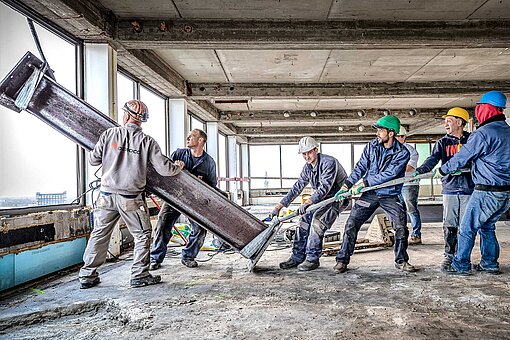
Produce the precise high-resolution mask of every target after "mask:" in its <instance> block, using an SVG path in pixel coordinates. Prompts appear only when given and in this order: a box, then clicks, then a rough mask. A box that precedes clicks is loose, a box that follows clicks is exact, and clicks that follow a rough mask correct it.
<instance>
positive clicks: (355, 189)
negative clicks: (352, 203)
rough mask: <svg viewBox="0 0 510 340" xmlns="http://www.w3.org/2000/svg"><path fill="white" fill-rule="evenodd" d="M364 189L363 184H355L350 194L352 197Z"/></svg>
mask: <svg viewBox="0 0 510 340" xmlns="http://www.w3.org/2000/svg"><path fill="white" fill-rule="evenodd" d="M364 187H365V184H364V183H363V182H361V183H359V184H356V185H355V186H353V187H352V188H351V194H353V195H357V194H359V193H360V192H361V190H363V188H364Z"/></svg>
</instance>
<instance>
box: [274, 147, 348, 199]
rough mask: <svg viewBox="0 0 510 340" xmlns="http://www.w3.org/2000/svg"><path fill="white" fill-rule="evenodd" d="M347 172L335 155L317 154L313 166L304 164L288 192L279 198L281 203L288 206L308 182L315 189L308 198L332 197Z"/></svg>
mask: <svg viewBox="0 0 510 340" xmlns="http://www.w3.org/2000/svg"><path fill="white" fill-rule="evenodd" d="M346 177H347V174H346V173H345V170H344V168H343V167H342V165H340V163H339V162H338V160H337V159H336V158H335V157H331V156H328V155H324V154H321V153H319V154H317V163H316V164H315V166H313V167H312V166H311V165H310V164H308V163H307V164H305V166H304V167H303V170H302V171H301V175H300V176H299V179H298V180H297V182H296V183H295V184H294V186H293V187H292V189H290V191H289V193H288V194H287V195H286V196H285V197H284V198H283V199H282V200H281V202H280V203H281V204H283V205H284V206H286V207H288V206H289V204H290V203H291V202H292V201H293V200H294V199H295V198H296V197H298V195H299V194H300V193H301V192H302V191H303V189H304V188H305V187H306V186H307V184H308V183H310V185H311V186H312V188H313V189H314V190H315V192H314V193H313V195H312V196H310V200H311V201H312V202H313V203H318V202H320V201H322V200H325V199H327V198H330V197H333V196H334V195H335V194H336V192H337V191H338V190H340V187H341V186H342V184H343V183H344V181H345V178H346Z"/></svg>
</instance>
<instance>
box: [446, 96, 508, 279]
mask: <svg viewBox="0 0 510 340" xmlns="http://www.w3.org/2000/svg"><path fill="white" fill-rule="evenodd" d="M506 101H507V100H506V96H505V95H504V94H503V93H502V92H500V91H490V92H487V93H485V94H484V95H483V96H482V98H481V99H480V101H479V102H478V103H476V104H477V105H476V108H475V115H476V119H477V120H478V123H479V126H478V128H477V129H476V131H474V132H473V133H472V134H471V136H470V137H469V139H468V141H467V143H466V144H465V145H464V146H463V147H462V148H461V149H460V152H459V153H457V154H456V155H455V156H454V157H453V158H452V159H450V160H449V161H448V162H446V163H445V164H443V165H442V166H441V168H439V173H441V174H442V175H445V174H452V173H454V172H456V171H457V172H458V170H459V169H461V168H464V167H465V166H466V165H468V164H470V163H471V164H472V166H471V174H472V176H473V182H474V183H475V189H474V192H473V194H472V195H471V197H470V198H469V201H468V203H467V206H466V209H465V210H466V213H465V214H464V217H463V218H462V221H461V224H460V230H459V235H458V245H457V252H456V253H455V258H454V259H453V262H452V264H451V266H449V267H448V268H446V271H447V272H449V273H456V274H463V275H465V274H471V259H470V258H471V251H472V250H473V246H474V243H475V238H476V234H477V233H478V234H480V251H481V254H482V257H481V260H480V263H479V264H477V265H475V266H474V268H475V270H477V271H484V272H487V273H491V274H499V273H500V271H499V263H498V258H499V244H498V239H497V238H496V226H495V223H496V222H497V221H498V220H499V218H500V217H501V215H503V214H504V213H505V211H507V210H508V209H509V208H510V126H509V125H508V124H507V122H506V121H505V119H506V118H505V114H504V109H505V108H506Z"/></svg>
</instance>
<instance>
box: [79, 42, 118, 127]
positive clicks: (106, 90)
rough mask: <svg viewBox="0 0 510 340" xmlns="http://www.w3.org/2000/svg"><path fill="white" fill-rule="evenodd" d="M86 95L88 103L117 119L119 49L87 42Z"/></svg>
mask: <svg viewBox="0 0 510 340" xmlns="http://www.w3.org/2000/svg"><path fill="white" fill-rule="evenodd" d="M84 53H85V58H84V59H85V65H84V71H85V72H84V73H85V79H84V87H85V91H84V96H85V101H87V103H89V104H91V105H92V106H94V107H95V108H96V109H98V110H99V111H101V112H102V113H104V114H105V115H107V116H109V117H111V118H112V119H113V120H115V121H117V51H115V50H114V49H113V48H112V47H111V46H110V45H108V44H92V43H85V45H84Z"/></svg>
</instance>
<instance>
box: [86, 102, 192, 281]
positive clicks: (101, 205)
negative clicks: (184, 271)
mask: <svg viewBox="0 0 510 340" xmlns="http://www.w3.org/2000/svg"><path fill="white" fill-rule="evenodd" d="M123 110H124V117H123V121H124V126H123V127H114V128H110V129H108V130H106V131H105V132H103V133H102V134H101V136H100V137H99V141H98V142H97V144H96V146H95V147H94V150H92V152H91V153H90V164H91V165H101V164H102V167H103V169H102V174H103V175H102V177H101V193H100V197H99V198H98V200H97V202H96V209H95V210H94V229H93V230H92V233H91V234H90V239H89V242H88V244H87V248H86V249H85V253H84V255H83V262H84V265H83V267H82V268H81V269H80V274H79V280H80V283H81V288H82V289H87V288H91V287H94V286H95V285H97V284H98V283H99V282H100V279H99V274H98V273H97V269H98V268H99V266H100V265H102V264H103V263H104V262H105V260H106V252H107V250H108V244H109V241H110V236H111V234H112V231H113V228H114V226H115V224H116V223H117V221H118V220H119V218H121V217H122V219H123V220H124V222H125V223H126V225H127V227H128V230H129V232H130V233H131V235H133V238H134V244H135V246H134V252H133V265H132V266H131V287H142V286H146V285H152V284H156V283H158V282H160V281H161V276H159V275H156V276H152V275H151V274H150V273H149V251H150V249H149V247H150V236H151V232H152V228H151V223H150V220H149V209H148V208H147V204H146V202H145V199H144V196H143V195H144V194H143V192H144V190H145V183H146V175H147V167H148V164H149V163H150V164H151V165H152V166H153V167H154V169H155V170H156V171H157V172H158V173H159V174H160V175H162V176H174V175H176V174H178V173H179V172H180V171H181V170H182V168H183V167H184V163H182V162H175V163H172V162H171V161H170V160H169V159H168V158H166V157H165V156H164V155H163V154H162V153H161V149H160V147H159V145H158V143H157V142H156V141H155V140H154V139H153V138H152V137H150V136H148V135H146V134H144V133H143V132H142V128H141V124H142V122H146V121H147V119H148V117H149V111H148V109H147V106H146V105H145V104H144V103H143V102H141V101H139V100H130V101H128V102H127V103H126V104H125V105H124V107H123Z"/></svg>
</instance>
